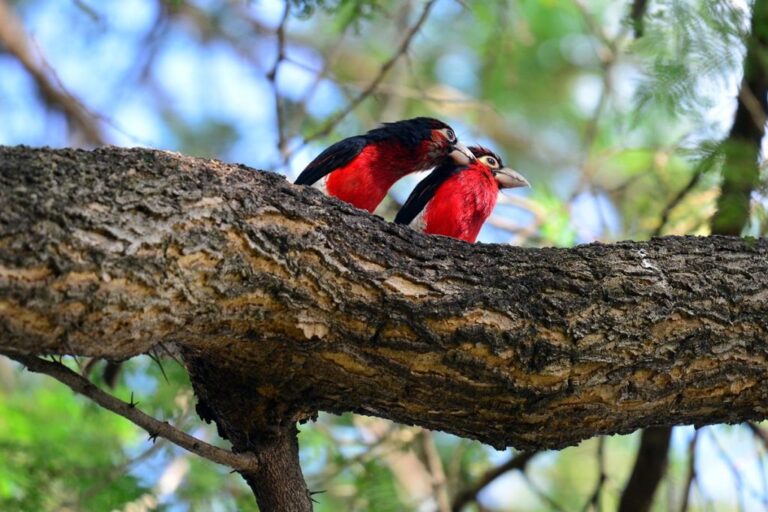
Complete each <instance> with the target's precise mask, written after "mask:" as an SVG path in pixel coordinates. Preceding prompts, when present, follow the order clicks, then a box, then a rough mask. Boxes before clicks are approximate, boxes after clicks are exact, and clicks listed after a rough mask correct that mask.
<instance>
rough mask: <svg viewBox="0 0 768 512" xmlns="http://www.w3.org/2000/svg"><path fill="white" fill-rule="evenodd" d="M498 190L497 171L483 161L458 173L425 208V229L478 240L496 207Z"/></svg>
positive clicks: (436, 193)
mask: <svg viewBox="0 0 768 512" xmlns="http://www.w3.org/2000/svg"><path fill="white" fill-rule="evenodd" d="M498 193H499V187H498V185H497V184H496V180H495V179H494V178H493V174H491V172H490V171H489V170H488V169H486V168H485V167H484V166H482V164H478V165H473V166H470V168H468V169H465V170H463V171H461V172H458V173H456V174H454V175H453V176H451V177H450V178H448V179H447V180H446V181H445V183H443V185H442V186H441V187H440V188H439V189H438V190H437V192H435V195H434V196H433V197H432V200H431V201H430V202H429V203H428V205H427V207H426V208H425V211H424V214H423V221H422V222H423V223H424V225H425V231H426V232H428V233H433V234H438V235H445V236H450V237H453V238H458V239H460V240H464V241H467V242H474V241H475V240H476V239H477V235H478V233H479V232H480V228H481V227H482V226H483V222H485V219H487V218H488V216H489V215H490V214H491V212H492V211H493V208H494V206H496V198H497V196H498Z"/></svg>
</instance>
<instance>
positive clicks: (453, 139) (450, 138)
mask: <svg viewBox="0 0 768 512" xmlns="http://www.w3.org/2000/svg"><path fill="white" fill-rule="evenodd" d="M445 136H446V138H447V139H448V142H456V134H455V133H453V130H451V129H450V128H448V130H446V132H445Z"/></svg>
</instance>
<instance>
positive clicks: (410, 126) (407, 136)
mask: <svg viewBox="0 0 768 512" xmlns="http://www.w3.org/2000/svg"><path fill="white" fill-rule="evenodd" d="M366 137H367V138H368V139H369V140H371V141H374V142H378V141H384V140H393V139H394V140H397V141H398V142H400V143H401V144H403V145H404V146H406V147H408V148H412V149H414V150H417V151H418V153H419V155H420V156H422V157H423V162H421V164H422V165H421V167H424V168H429V167H433V166H434V165H436V164H437V163H438V162H440V161H441V160H442V159H443V158H444V157H446V156H448V155H450V156H451V157H452V158H453V159H454V161H456V162H457V163H464V164H466V163H469V162H470V161H471V160H473V159H474V157H473V156H472V154H471V153H470V152H469V150H468V149H467V147H466V146H464V145H463V144H462V143H460V142H459V140H458V138H457V137H456V132H454V131H453V128H451V127H450V126H449V125H447V124H446V123H444V122H442V121H440V120H439V119H434V118H432V117H414V118H413V119H406V120H403V121H397V122H395V123H384V125H383V126H381V127H379V128H376V129H374V130H371V131H369V132H368V133H367V134H366Z"/></svg>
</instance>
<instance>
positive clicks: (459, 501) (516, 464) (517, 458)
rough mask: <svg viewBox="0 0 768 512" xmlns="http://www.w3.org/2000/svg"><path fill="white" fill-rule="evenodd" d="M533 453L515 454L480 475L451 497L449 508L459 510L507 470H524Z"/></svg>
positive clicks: (534, 453) (459, 511)
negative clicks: (470, 485) (451, 501)
mask: <svg viewBox="0 0 768 512" xmlns="http://www.w3.org/2000/svg"><path fill="white" fill-rule="evenodd" d="M534 455H536V452H520V453H517V454H515V455H514V456H513V457H510V459H509V460H508V461H507V462H505V463H504V464H501V465H499V466H496V467H495V468H493V469H491V470H489V471H488V472H487V473H485V474H484V475H483V476H481V477H480V478H479V479H478V480H477V482H475V483H474V484H473V485H472V487H469V488H468V489H464V490H463V491H461V492H460V493H459V494H457V495H456V497H455V498H454V499H453V505H452V506H451V510H453V512H461V510H462V509H463V508H464V507H465V506H466V505H468V504H469V503H470V502H472V501H475V500H476V499H477V495H478V494H480V491H482V490H483V489H485V488H486V487H488V486H489V485H490V484H491V483H492V482H493V481H494V480H496V479H497V478H499V477H500V476H501V475H503V474H504V473H507V472H508V471H514V470H516V469H518V470H520V471H525V466H527V465H528V461H530V460H531V459H532V458H533V457H534Z"/></svg>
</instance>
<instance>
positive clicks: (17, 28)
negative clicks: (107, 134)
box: [0, 0, 105, 145]
mask: <svg viewBox="0 0 768 512" xmlns="http://www.w3.org/2000/svg"><path fill="white" fill-rule="evenodd" d="M3 47H5V50H6V51H8V53H10V54H11V55H13V56H14V57H15V58H16V60H18V61H19V64H21V65H22V66H23V67H24V69H25V70H26V71H27V73H29V75H30V76H31V77H32V79H33V80H34V81H35V83H36V84H37V88H38V89H39V90H40V93H41V94H42V96H43V98H44V99H45V102H46V103H48V105H49V106H51V107H53V108H56V109H58V110H61V111H62V112H63V113H64V114H65V115H66V118H67V119H68V120H69V121H70V122H71V123H72V124H73V125H75V126H76V127H77V128H79V129H80V131H81V132H82V135H83V139H84V141H85V142H86V143H87V144H89V145H101V144H104V143H105V139H104V135H103V133H102V130H101V127H100V126H99V123H98V121H97V119H96V116H94V115H93V114H92V113H91V112H89V111H88V109H87V108H86V107H85V106H84V105H83V104H82V103H81V102H80V100H78V99H77V98H76V97H74V96H73V95H72V94H70V93H69V92H68V91H66V90H65V89H64V88H63V87H62V86H61V84H60V83H57V82H58V80H57V79H56V77H55V76H53V77H52V76H50V75H51V72H50V70H47V69H46V66H45V61H42V62H41V60H42V56H40V55H37V56H35V55H34V52H33V50H32V44H31V42H30V41H29V38H28V36H27V34H26V32H25V31H24V26H23V25H22V23H21V21H20V20H19V19H18V17H17V16H16V14H15V13H14V12H13V9H11V7H10V6H9V5H8V3H7V2H6V1H5V0H0V48H3Z"/></svg>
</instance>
